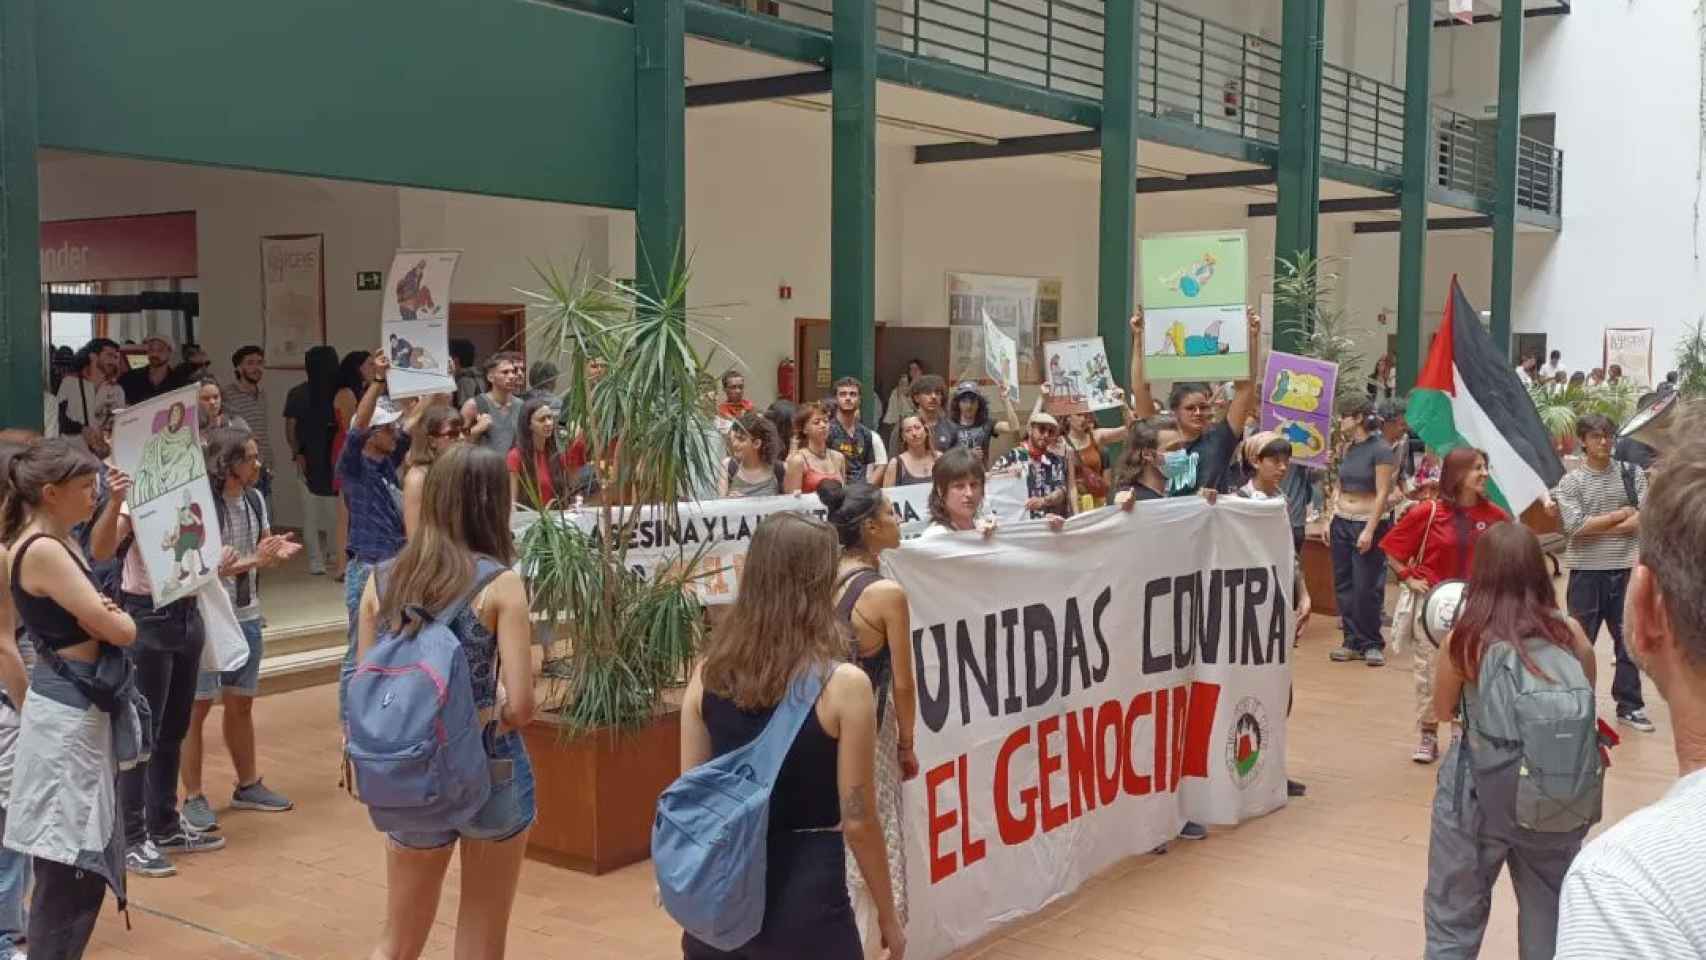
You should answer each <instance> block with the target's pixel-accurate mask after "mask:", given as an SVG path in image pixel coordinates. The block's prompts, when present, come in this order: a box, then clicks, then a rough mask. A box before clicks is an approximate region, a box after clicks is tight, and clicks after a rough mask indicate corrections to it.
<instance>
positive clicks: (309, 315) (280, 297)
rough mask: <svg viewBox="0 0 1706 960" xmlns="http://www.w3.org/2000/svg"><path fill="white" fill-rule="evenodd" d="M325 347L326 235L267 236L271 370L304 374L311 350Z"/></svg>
mask: <svg viewBox="0 0 1706 960" xmlns="http://www.w3.org/2000/svg"><path fill="white" fill-rule="evenodd" d="M325 342H326V238H325V235H323V234H318V233H305V234H290V235H282V236H272V237H262V238H261V349H263V350H265V351H266V356H267V360H268V361H269V362H268V364H267V365H268V366H270V367H279V368H285V369H292V370H300V369H302V355H303V354H304V353H306V352H307V350H308V348H309V347H317V346H320V345H321V344H323V343H325Z"/></svg>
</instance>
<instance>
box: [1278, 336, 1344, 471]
mask: <svg viewBox="0 0 1706 960" xmlns="http://www.w3.org/2000/svg"><path fill="white" fill-rule="evenodd" d="M1338 379H1339V365H1338V364H1336V363H1328V362H1327V361H1325V360H1316V359H1314V358H1311V357H1299V356H1294V355H1293V354H1289V353H1271V354H1269V355H1268V369H1267V373H1266V374H1264V375H1263V377H1262V429H1263V430H1277V431H1279V433H1280V435H1281V436H1283V437H1285V438H1286V439H1287V440H1290V441H1291V461H1292V462H1293V463H1297V464H1302V465H1303V466H1307V467H1325V466H1327V458H1328V454H1329V452H1330V446H1331V445H1330V443H1329V441H1330V440H1331V438H1332V436H1333V389H1334V386H1335V385H1336V384H1337V382H1338Z"/></svg>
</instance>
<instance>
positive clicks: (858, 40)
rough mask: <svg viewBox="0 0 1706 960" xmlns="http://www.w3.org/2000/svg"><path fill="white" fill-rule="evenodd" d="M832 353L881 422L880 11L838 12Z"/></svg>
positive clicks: (846, 6) (856, 7)
mask: <svg viewBox="0 0 1706 960" xmlns="http://www.w3.org/2000/svg"><path fill="white" fill-rule="evenodd" d="M831 70H832V71H833V75H832V77H831V80H830V83H831V92H832V93H833V95H834V110H833V113H832V114H831V122H832V125H833V137H834V139H833V144H832V146H831V150H830V152H831V154H832V157H831V165H830V180H831V184H830V236H829V348H830V370H831V371H832V372H833V373H834V375H835V378H836V379H837V380H839V379H841V378H842V377H858V378H859V382H861V383H863V384H865V410H864V416H865V420H866V422H867V423H873V422H875V416H876V409H877V397H876V389H875V387H874V384H875V382H876V381H875V376H874V375H875V372H876V352H877V267H876V261H877V7H876V4H874V3H838V4H836V5H835V45H834V47H833V52H832V54H831Z"/></svg>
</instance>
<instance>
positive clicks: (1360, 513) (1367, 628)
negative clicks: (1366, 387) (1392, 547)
mask: <svg viewBox="0 0 1706 960" xmlns="http://www.w3.org/2000/svg"><path fill="white" fill-rule="evenodd" d="M1339 434H1340V436H1341V437H1343V438H1344V440H1345V443H1344V448H1343V449H1342V450H1340V451H1339V453H1338V454H1337V457H1338V461H1339V490H1338V498H1337V501H1336V502H1335V503H1334V504H1333V511H1332V512H1333V519H1332V522H1331V523H1330V524H1328V527H1327V530H1328V544H1329V545H1330V546H1331V548H1332V554H1333V592H1334V593H1335V594H1336V595H1337V599H1338V607H1339V625H1340V629H1341V630H1342V632H1343V634H1344V641H1343V643H1342V644H1341V645H1340V646H1339V647H1337V648H1336V649H1334V650H1333V651H1332V652H1331V653H1330V654H1329V656H1330V657H1331V658H1332V659H1333V660H1334V661H1335V662H1338V663H1344V662H1346V661H1350V660H1361V661H1363V662H1364V663H1366V664H1368V665H1369V666H1371V667H1383V666H1385V665H1386V640H1385V638H1384V637H1383V636H1382V635H1381V632H1380V630H1381V624H1380V617H1381V611H1382V610H1383V609H1384V607H1385V606H1386V561H1385V558H1384V557H1383V556H1382V555H1381V552H1380V551H1379V550H1376V549H1375V544H1376V543H1378V542H1379V541H1380V538H1381V537H1383V536H1385V535H1386V531H1387V529H1389V527H1388V524H1387V523H1386V519H1385V517H1386V510H1387V507H1388V505H1389V504H1390V502H1391V500H1392V495H1393V490H1394V488H1395V486H1396V479H1395V478H1396V477H1397V475H1398V456H1397V454H1395V453H1394V452H1393V451H1392V445H1391V444H1389V443H1387V442H1386V439H1385V438H1384V437H1382V436H1381V435H1380V420H1379V418H1378V417H1376V416H1375V413H1374V404H1373V403H1371V402H1370V401H1369V400H1368V399H1367V398H1366V397H1354V398H1352V399H1350V400H1347V401H1345V402H1343V403H1341V404H1340V405H1339Z"/></svg>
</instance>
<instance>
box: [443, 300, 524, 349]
mask: <svg viewBox="0 0 1706 960" xmlns="http://www.w3.org/2000/svg"><path fill="white" fill-rule="evenodd" d="M526 320H527V308H526V307H525V306H523V305H521V304H519V303H467V302H456V303H452V304H451V305H450V336H451V337H453V338H454V337H461V338H462V339H464V340H467V341H469V342H471V343H472V344H474V356H475V357H477V358H478V361H477V362H479V363H484V362H485V360H486V358H487V357H489V356H491V355H492V354H494V353H497V352H499V351H502V350H514V351H516V352H518V353H520V354H521V355H522V356H523V357H525V356H526V355H527V338H526V337H523V336H522V335H521V334H522V329H523V327H524V326H525V324H526Z"/></svg>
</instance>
